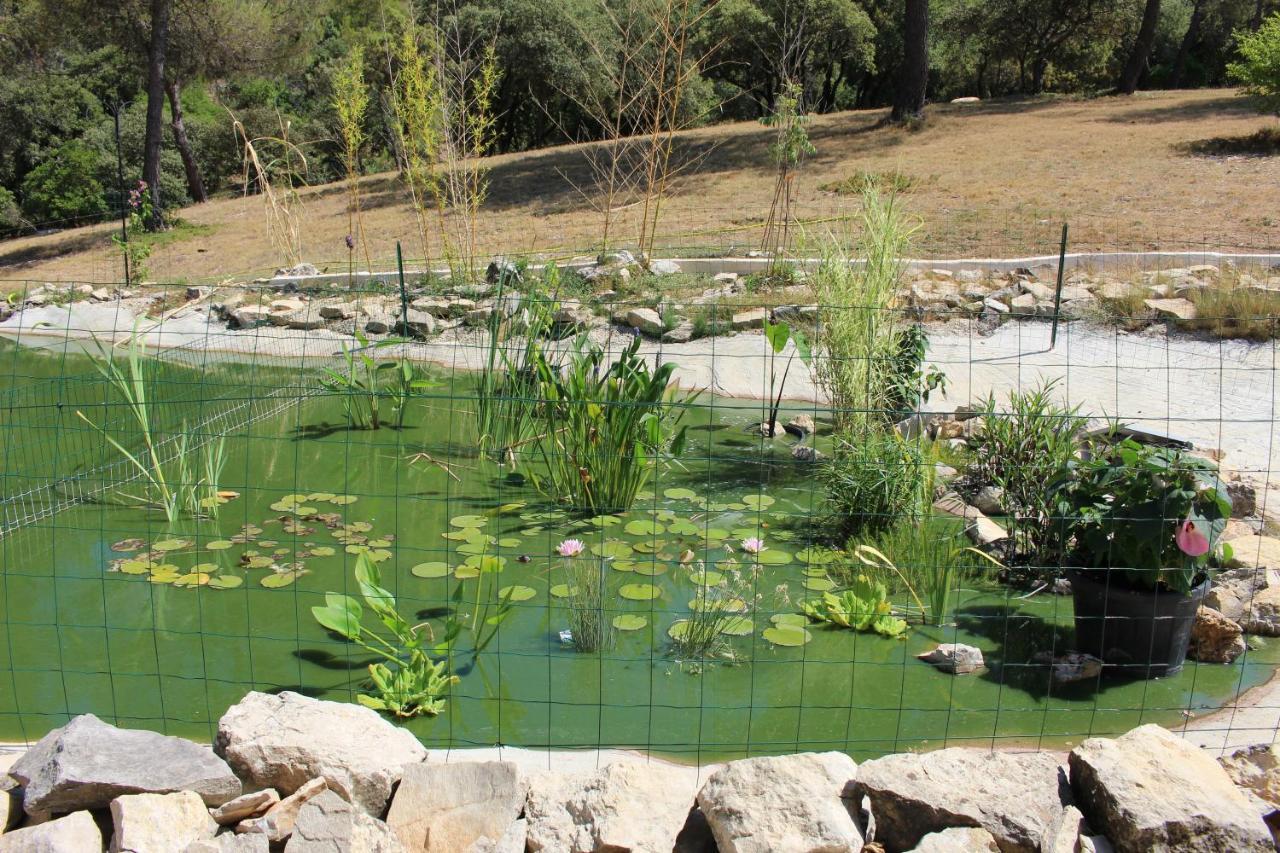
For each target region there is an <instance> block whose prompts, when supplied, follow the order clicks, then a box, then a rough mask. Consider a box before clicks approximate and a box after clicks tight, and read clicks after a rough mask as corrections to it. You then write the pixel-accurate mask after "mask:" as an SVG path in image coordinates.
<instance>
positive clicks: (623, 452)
mask: <svg viewBox="0 0 1280 853" xmlns="http://www.w3.org/2000/svg"><path fill="white" fill-rule="evenodd" d="M639 349H640V340H639V339H638V338H635V339H633V340H632V341H631V343H630V344H629V345H628V346H627V348H626V349H625V350H623V352H622V353H621V355H620V356H619V357H618V359H617V361H615V362H613V363H612V364H610V365H608V366H607V367H606V366H605V359H606V353H605V350H604V349H603V348H602V347H600V346H599V345H597V344H592V343H589V342H588V341H587V339H586V338H585V337H579V338H578V339H577V340H576V342H575V343H574V347H573V352H572V354H571V356H570V358H569V360H568V363H567V364H566V365H565V366H564V368H563V369H557V368H556V367H555V366H553V365H552V364H551V363H550V362H549V361H547V359H546V357H545V356H542V355H541V354H539V358H538V377H539V379H540V386H541V390H540V394H541V399H542V404H541V406H540V408H539V412H540V415H541V419H542V420H541V423H540V424H539V428H540V430H541V435H540V436H539V437H538V439H537V448H538V453H539V455H540V457H541V462H542V465H541V466H540V467H539V468H536V469H535V468H531V469H530V471H529V476H530V479H532V480H533V482H534V485H535V486H537V488H538V489H539V490H540V491H542V492H543V493H545V494H547V495H550V496H552V497H554V498H557V499H560V500H567V501H569V502H570V503H572V504H573V505H574V506H575V507H577V508H579V509H582V510H584V511H590V512H592V513H596V514H599V513H610V512H618V511H621V510H626V509H629V508H630V507H631V505H632V504H633V503H634V502H635V499H636V494H637V493H638V492H639V491H640V489H641V488H642V487H643V486H644V484H645V483H646V482H647V481H648V479H649V476H650V475H651V474H652V471H653V466H654V464H655V463H656V462H657V460H658V459H659V458H660V457H662V456H663V455H666V454H670V455H671V456H679V455H680V453H681V452H682V450H683V447H684V441H685V430H684V428H683V427H680V426H679V422H680V420H681V418H683V416H684V410H685V406H686V405H688V403H689V402H690V401H691V400H692V399H693V397H692V396H690V397H687V398H685V399H683V400H680V401H674V400H672V399H671V394H670V384H671V376H672V374H673V373H674V372H675V368H676V366H675V364H672V363H667V364H663V365H660V366H658V367H656V368H654V367H650V366H649V364H648V362H646V361H645V360H644V359H642V358H641V357H640V355H639Z"/></svg>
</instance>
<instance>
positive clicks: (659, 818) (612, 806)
mask: <svg viewBox="0 0 1280 853" xmlns="http://www.w3.org/2000/svg"><path fill="white" fill-rule="evenodd" d="M696 793H697V792H696V791H694V790H693V789H692V788H691V787H690V786H689V784H688V781H687V779H686V777H685V776H684V774H683V773H681V772H680V771H679V770H676V769H675V768H671V767H667V766H665V765H661V764H633V763H626V762H619V763H617V764H610V765H609V766H608V767H605V768H604V769H602V770H599V771H596V772H595V773H591V774H589V775H586V776H582V775H572V776H553V775H549V774H548V775H544V776H539V777H537V778H536V779H534V780H532V781H531V784H530V790H529V798H528V800H527V802H526V803H525V817H526V818H527V819H528V821H529V840H528V847H529V850H530V851H534V853H537V851H548V853H593V851H597V850H608V851H611V853H648V851H657V850H661V851H667V850H671V849H672V848H673V847H674V846H675V841H676V837H677V836H678V835H679V834H680V830H681V829H682V828H683V827H684V824H685V821H686V820H687V819H688V817H689V810H690V809H691V808H692V807H693V802H694V796H695V794H696Z"/></svg>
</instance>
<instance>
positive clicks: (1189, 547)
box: [1173, 518, 1209, 557]
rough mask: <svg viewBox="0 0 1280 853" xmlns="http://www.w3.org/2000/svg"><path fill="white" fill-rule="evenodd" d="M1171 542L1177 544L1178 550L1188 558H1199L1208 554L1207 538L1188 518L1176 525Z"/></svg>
mask: <svg viewBox="0 0 1280 853" xmlns="http://www.w3.org/2000/svg"><path fill="white" fill-rule="evenodd" d="M1173 541H1175V542H1177V543H1178V550H1180V551H1181V552H1182V553H1184V554H1186V555H1187V556H1188V557H1200V556H1203V555H1205V554H1207V553H1209V540H1208V538H1207V537H1206V536H1205V535H1204V534H1203V533H1201V532H1200V531H1199V530H1197V529H1196V523H1195V522H1194V521H1192V520H1191V519H1189V518H1188V519H1187V520H1186V521H1184V522H1182V524H1180V525H1178V532H1177V533H1176V534H1174V537H1173Z"/></svg>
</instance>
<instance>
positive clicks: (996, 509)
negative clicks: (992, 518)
mask: <svg viewBox="0 0 1280 853" xmlns="http://www.w3.org/2000/svg"><path fill="white" fill-rule="evenodd" d="M973 505H974V506H975V507H976V508H977V509H978V510H979V511H981V512H984V513H986V514H987V515H1001V514H1003V513H1004V490H1003V489H1001V488H1000V487H999V486H983V487H982V488H981V489H979V490H978V493H977V494H976V495H974V496H973Z"/></svg>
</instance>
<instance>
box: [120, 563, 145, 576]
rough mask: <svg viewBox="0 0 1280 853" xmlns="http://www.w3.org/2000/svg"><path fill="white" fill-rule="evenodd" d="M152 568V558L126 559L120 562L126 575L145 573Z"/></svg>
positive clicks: (121, 569) (121, 568)
mask: <svg viewBox="0 0 1280 853" xmlns="http://www.w3.org/2000/svg"><path fill="white" fill-rule="evenodd" d="M150 570H151V561H150V560H124V561H122V562H121V563H120V571H121V572H122V573H123V574H126V575H145V574H146V573H147V572H148V571H150Z"/></svg>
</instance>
